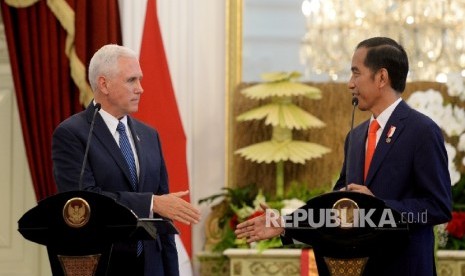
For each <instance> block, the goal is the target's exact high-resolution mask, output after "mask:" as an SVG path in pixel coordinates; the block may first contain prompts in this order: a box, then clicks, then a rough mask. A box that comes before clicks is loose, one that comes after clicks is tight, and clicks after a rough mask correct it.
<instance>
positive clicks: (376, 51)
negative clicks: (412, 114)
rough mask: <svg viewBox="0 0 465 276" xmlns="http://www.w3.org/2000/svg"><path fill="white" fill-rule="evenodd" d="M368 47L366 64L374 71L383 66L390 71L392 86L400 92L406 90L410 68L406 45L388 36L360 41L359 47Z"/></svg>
mask: <svg viewBox="0 0 465 276" xmlns="http://www.w3.org/2000/svg"><path fill="white" fill-rule="evenodd" d="M359 48H367V49H368V51H367V55H366V57H365V61H364V65H365V66H366V67H368V68H369V69H370V70H371V71H372V72H377V71H378V70H379V69H381V68H385V69H386V70H387V71H388V74H389V78H390V80H391V86H392V88H393V89H394V90H396V91H397V92H399V93H402V92H404V90H405V85H406V82H407V74H408V70H409V65H408V57H407V53H406V52H405V50H404V47H402V45H400V44H399V43H397V42H396V41H395V40H393V39H391V38H388V37H372V38H369V39H366V40H364V41H362V42H360V43H359V44H358V45H357V49H359Z"/></svg>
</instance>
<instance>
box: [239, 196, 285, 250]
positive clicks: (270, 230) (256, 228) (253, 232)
mask: <svg viewBox="0 0 465 276" xmlns="http://www.w3.org/2000/svg"><path fill="white" fill-rule="evenodd" d="M260 207H262V209H263V211H264V213H263V214H262V215H261V216H258V217H255V218H253V219H250V220H247V221H244V222H242V223H240V224H238V225H237V227H236V231H234V233H235V234H236V236H237V237H238V238H239V239H242V238H245V239H246V240H247V242H248V243H251V242H255V241H261V240H266V239H270V238H273V237H277V236H279V235H280V234H281V233H282V232H284V228H283V227H281V226H277V225H273V224H272V223H270V225H266V213H267V212H266V209H268V206H266V205H265V204H260ZM278 221H281V219H279V220H278Z"/></svg>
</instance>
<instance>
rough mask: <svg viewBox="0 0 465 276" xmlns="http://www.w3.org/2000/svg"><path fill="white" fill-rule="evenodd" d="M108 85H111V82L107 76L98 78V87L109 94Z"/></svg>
mask: <svg viewBox="0 0 465 276" xmlns="http://www.w3.org/2000/svg"><path fill="white" fill-rule="evenodd" d="M108 85H109V83H108V81H107V78H105V77H104V76H100V77H98V79H97V86H98V89H99V90H100V91H101V92H102V93H103V94H105V95H108V93H109V91H108Z"/></svg>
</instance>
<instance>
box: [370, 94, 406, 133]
mask: <svg viewBox="0 0 465 276" xmlns="http://www.w3.org/2000/svg"><path fill="white" fill-rule="evenodd" d="M401 101H402V98H398V99H397V100H396V101H395V102H393V103H392V104H391V105H390V106H388V108H386V109H385V110H384V111H383V112H381V114H379V116H378V117H377V118H376V121H378V123H379V126H380V128H381V129H384V127H385V126H386V124H387V122H388V120H389V118H390V117H391V115H392V113H393V112H394V109H396V107H397V105H398V104H399V103H400V102H401ZM374 119H375V118H374V117H373V115H371V118H370V124H371V122H372V121H373V120H374Z"/></svg>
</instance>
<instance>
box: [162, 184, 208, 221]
mask: <svg viewBox="0 0 465 276" xmlns="http://www.w3.org/2000/svg"><path fill="white" fill-rule="evenodd" d="M188 194H189V191H183V192H177V193H170V194H166V195H155V196H153V212H154V213H157V214H159V215H160V216H162V217H165V218H169V219H171V220H176V221H179V222H182V223H184V224H187V225H189V224H191V223H198V222H199V220H200V211H199V209H197V208H196V207H194V206H193V205H192V204H190V203H189V202H187V201H185V200H184V199H182V198H181V197H183V196H186V195H188Z"/></svg>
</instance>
